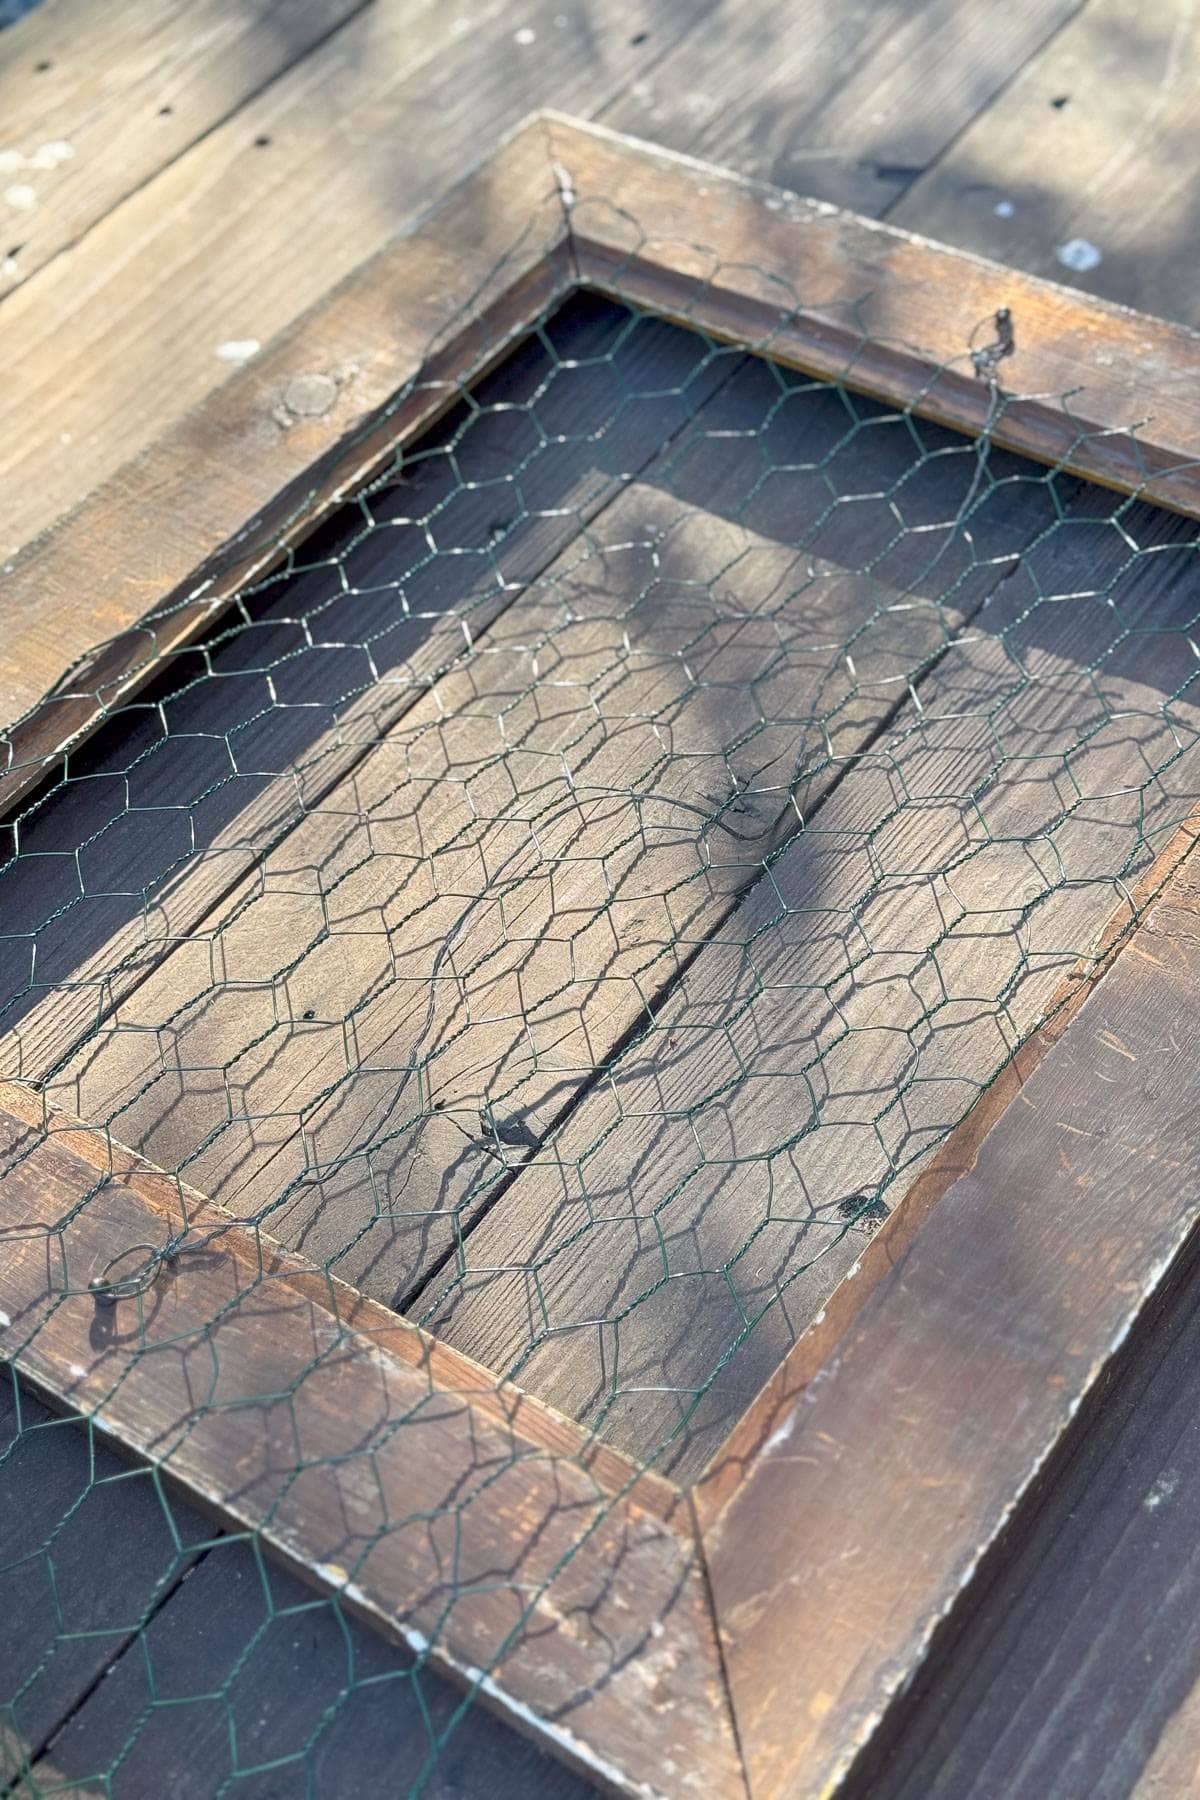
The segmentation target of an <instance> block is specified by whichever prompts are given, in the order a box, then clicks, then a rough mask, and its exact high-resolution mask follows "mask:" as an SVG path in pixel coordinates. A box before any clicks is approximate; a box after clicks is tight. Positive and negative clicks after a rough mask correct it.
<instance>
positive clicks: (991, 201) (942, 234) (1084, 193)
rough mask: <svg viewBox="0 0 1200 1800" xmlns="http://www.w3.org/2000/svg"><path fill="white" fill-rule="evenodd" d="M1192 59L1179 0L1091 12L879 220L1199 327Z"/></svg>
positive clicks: (1199, 34)
mask: <svg viewBox="0 0 1200 1800" xmlns="http://www.w3.org/2000/svg"><path fill="white" fill-rule="evenodd" d="M1198 59H1200V18H1198V17H1197V14H1196V9H1195V7H1194V6H1193V5H1192V4H1191V0H1157V4H1155V5H1154V6H1153V7H1147V6H1144V5H1141V4H1139V0H1090V4H1089V5H1088V6H1086V7H1085V8H1084V9H1083V10H1082V11H1081V12H1079V13H1078V15H1077V16H1076V17H1075V18H1073V19H1072V20H1071V22H1070V24H1069V25H1067V26H1066V28H1065V29H1064V30H1063V31H1062V32H1061V33H1060V34H1059V35H1058V36H1057V37H1056V38H1055V39H1054V40H1053V42H1052V43H1050V44H1049V45H1048V46H1047V48H1046V50H1045V52H1044V54H1043V55H1041V56H1040V57H1038V58H1036V59H1035V60H1034V61H1032V62H1031V63H1030V64H1029V65H1028V67H1027V68H1025V69H1023V70H1022V71H1021V73H1020V74H1019V75H1018V76H1017V78H1016V80H1015V81H1014V82H1013V83H1012V85H1011V86H1010V87H1009V88H1008V89H1006V91H1005V92H1004V93H1003V94H1002V95H1000V96H999V98H998V99H997V100H996V102H995V104H994V105H992V106H990V107H988V108H987V109H986V111H985V112H983V113H982V114H981V115H980V117H979V118H978V119H976V120H975V121H974V123H973V124H972V125H971V126H970V128H969V129H968V130H966V131H965V132H964V133H963V135H962V137H961V138H960V139H959V141H958V142H957V143H956V144H954V145H953V146H952V147H951V149H950V151H949V152H948V154H947V155H946V156H945V157H944V158H943V159H942V160H941V161H940V162H938V163H937V164H935V165H934V167H933V168H931V169H930V170H929V171H928V173H927V174H925V175H924V176H922V178H921V179H920V180H918V181H917V182H916V183H915V184H914V186H913V187H912V188H911V189H910V190H909V192H908V193H907V194H906V195H905V196H904V197H903V199H902V200H901V202H900V204H899V205H898V206H897V208H896V209H895V211H894V212H893V213H892V214H891V215H890V217H891V219H892V222H893V223H894V224H898V225H907V226H909V227H910V228H911V229H913V230H916V231H921V232H924V233H925V234H926V235H928V236H930V237H938V238H945V239H946V241H947V242H948V243H953V244H961V245H963V246H964V247H965V248H966V249H970V250H978V251H980V252H982V253H983V254H984V255H986V256H991V257H995V258H996V259H997V260H998V261H1000V262H1005V263H1013V264H1015V265H1016V267H1018V268H1021V269H1029V270H1031V271H1032V272H1033V273H1034V274H1037V275H1048V276H1051V277H1052V278H1053V279H1055V280H1058V281H1066V282H1069V283H1071V284H1072V285H1073V286H1075V287H1080V288H1083V289H1084V290H1085V291H1087V292H1089V293H1093V294H1103V295H1105V296H1106V297H1107V298H1108V299H1110V300H1122V301H1124V302H1125V303H1126V305H1128V306H1136V307H1138V308H1140V310H1141V311H1143V312H1149V313H1155V314H1158V315H1159V316H1161V317H1163V318H1168V319H1178V320H1181V321H1182V322H1183V323H1184V324H1187V325H1198V324H1200V288H1198V285H1197V281H1196V251H1195V221H1196V202H1197V174H1196V158H1195V143H1194V137H1195V110H1196V109H1195V94H1196V69H1197V61H1198ZM998 208H999V209H1001V210H1000V211H998V210H997V209H998ZM1072 245H1074V246H1075V261H1074V262H1072V261H1071V260H1069V259H1070V256H1071V248H1070V247H1071V246H1072ZM1064 251H1065V252H1066V259H1064V255H1063V254H1062V253H1063V252H1064ZM1080 255H1082V256H1083V258H1084V259H1085V260H1084V261H1083V263H1082V264H1081V263H1080V262H1079V256H1080ZM1093 255H1094V258H1095V260H1094V261H1092V256H1093ZM1089 264H1090V266H1089ZM1017 333H1018V337H1019V335H1020V323H1019V322H1018V324H1017Z"/></svg>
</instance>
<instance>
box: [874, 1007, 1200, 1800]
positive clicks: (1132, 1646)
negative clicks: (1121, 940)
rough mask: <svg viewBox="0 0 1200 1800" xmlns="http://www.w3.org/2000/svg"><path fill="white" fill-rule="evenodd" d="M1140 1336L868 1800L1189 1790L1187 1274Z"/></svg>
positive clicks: (1190, 1395)
mask: <svg viewBox="0 0 1200 1800" xmlns="http://www.w3.org/2000/svg"><path fill="white" fill-rule="evenodd" d="M1120 1028H1121V1027H1120V1025H1118V1029H1120ZM1135 1340H1136V1341H1135V1342H1134V1343H1132V1344H1130V1345H1129V1346H1128V1348H1127V1349H1126V1350H1125V1351H1123V1352H1122V1354H1121V1356H1120V1358H1119V1359H1118V1362H1117V1367H1116V1368H1115V1370H1114V1372H1113V1376H1112V1379H1111V1381H1110V1382H1108V1383H1106V1385H1105V1388H1104V1391H1103V1393H1102V1394H1100V1395H1097V1403H1096V1405H1095V1406H1094V1407H1092V1408H1090V1409H1089V1411H1088V1414H1087V1419H1086V1429H1085V1431H1083V1432H1080V1433H1079V1434H1078V1435H1077V1436H1076V1438H1075V1447H1074V1454H1073V1455H1072V1456H1071V1458H1070V1460H1069V1461H1068V1462H1066V1463H1065V1464H1064V1463H1063V1462H1062V1461H1061V1460H1060V1461H1059V1462H1057V1463H1056V1464H1055V1466H1054V1468H1053V1470H1052V1471H1047V1474H1048V1476H1049V1477H1050V1479H1049V1480H1047V1481H1044V1482H1043V1483H1042V1484H1041V1490H1042V1491H1041V1501H1040V1506H1038V1507H1035V1508H1034V1509H1032V1517H1030V1518H1028V1519H1026V1520H1025V1521H1024V1522H1022V1521H1021V1520H1020V1519H1019V1520H1018V1531H1017V1533H1015V1534H1014V1536H1015V1537H1016V1539H1017V1541H1015V1542H1014V1543H1013V1544H1012V1546H1011V1548H1010V1549H1009V1550H1008V1551H1007V1553H1006V1554H1005V1556H1004V1559H1003V1565H1002V1567H1000V1568H999V1570H998V1571H997V1574H996V1578H995V1582H994V1585H993V1586H992V1587H991V1588H990V1589H989V1590H988V1591H987V1592H986V1593H985V1594H983V1595H981V1596H980V1598H979V1600H978V1601H977V1602H976V1603H975V1604H974V1606H973V1607H971V1606H969V1608H968V1610H969V1617H968V1619H967V1620H966V1622H965V1623H964V1626H963V1628H962V1630H961V1632H960V1633H959V1634H958V1636H957V1637H956V1638H955V1639H953V1640H952V1641H951V1642H950V1643H948V1644H947V1645H946V1647H945V1652H944V1654H943V1655H942V1656H941V1657H940V1659H939V1660H938V1663H937V1665H936V1667H931V1669H930V1671H929V1674H928V1676H923V1677H922V1679H921V1682H920V1689H919V1691H918V1692H917V1693H914V1696H913V1701H912V1705H911V1710H910V1712H909V1715H908V1717H907V1719H906V1720H905V1722H904V1725H903V1729H902V1731H901V1734H900V1736H899V1739H898V1740H895V1741H893V1744H892V1746H891V1747H890V1750H889V1753H888V1755H887V1757H886V1760H885V1761H884V1762H883V1763H882V1765H881V1766H879V1767H877V1768H875V1769H874V1770H873V1771H872V1772H871V1774H870V1776H869V1778H868V1779H867V1780H866V1782H865V1790H864V1791H865V1792H869V1794H870V1795H871V1796H872V1800H994V1797H995V1796H996V1795H1000V1794H1003V1795H1004V1796H1005V1800H1077V1796H1079V1795H1081V1794H1089V1795H1095V1796H1096V1800H1129V1797H1130V1796H1132V1795H1136V1796H1137V1800H1174V1797H1175V1796H1176V1795H1182V1794H1185V1793H1188V1792H1190V1791H1191V1789H1192V1786H1193V1773H1194V1769H1195V1713H1196V1706H1195V1693H1196V1679H1197V1672H1198V1671H1200V1552H1198V1544H1200V1423H1198V1414H1200V1406H1198V1401H1200V1379H1198V1375H1197V1371H1198V1370H1200V1281H1198V1280H1197V1277H1196V1272H1195V1270H1194V1269H1193V1270H1192V1272H1191V1274H1190V1276H1189V1277H1188V1278H1187V1280H1186V1281H1185V1283H1184V1284H1183V1286H1182V1287H1181V1288H1180V1289H1179V1290H1178V1291H1177V1292H1176V1293H1175V1294H1174V1295H1173V1297H1172V1299H1171V1301H1170V1303H1169V1305H1168V1307H1167V1310H1166V1312H1165V1314H1164V1315H1163V1316H1162V1317H1161V1318H1160V1319H1148V1320H1147V1321H1146V1322H1145V1325H1144V1327H1142V1326H1139V1327H1138V1328H1137V1330H1136V1332H1135ZM1080 1423H1081V1424H1083V1423H1084V1421H1082V1420H1081V1421H1080ZM1022 1523H1023V1526H1024V1528H1023V1529H1022ZM1177 1757H1178V1760H1176V1758H1177Z"/></svg>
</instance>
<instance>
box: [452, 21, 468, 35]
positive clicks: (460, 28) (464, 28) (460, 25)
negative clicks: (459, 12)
mask: <svg viewBox="0 0 1200 1800" xmlns="http://www.w3.org/2000/svg"><path fill="white" fill-rule="evenodd" d="M470 29H471V21H470V19H455V21H454V23H453V25H451V27H450V36H451V37H466V35H467V33H468V31H470Z"/></svg>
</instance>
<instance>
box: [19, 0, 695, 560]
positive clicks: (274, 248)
mask: <svg viewBox="0 0 1200 1800" xmlns="http://www.w3.org/2000/svg"><path fill="white" fill-rule="evenodd" d="M698 10H699V9H698V6H697V0H659V4H658V5H656V7H655V8H654V17H653V19H652V20H649V21H648V20H647V18H646V13H645V9H644V7H643V5H642V4H641V3H640V0H587V3H586V4H572V5H562V4H560V0H530V3H529V4H528V5H526V6H524V7H523V8H522V10H521V13H520V17H519V18H518V17H515V16H514V14H513V10H512V7H511V5H510V4H508V0H472V4H471V5H470V6H464V7H463V8H462V9H461V10H460V9H458V8H456V7H453V6H441V5H438V4H435V3H434V0H377V3H376V4H374V5H371V6H368V7H364V8H363V9H362V11H361V12H360V13H359V14H358V16H356V17H355V18H354V19H352V20H351V21H350V23H349V24H348V25H347V26H346V27H345V28H344V29H343V30H342V31H340V32H338V33H337V34H336V36H334V37H333V38H331V39H330V40H329V41H328V42H327V43H324V44H322V45H321V46H320V47H319V48H317V49H316V50H315V51H314V52H313V54H312V55H311V56H308V57H306V58H304V59H303V61H301V62H300V63H298V64H297V65H296V66H295V67H294V68H292V69H290V70H289V71H288V72H287V73H286V74H285V75H283V76H282V78H281V79H280V80H278V81H275V82H272V83H271V84H270V85H269V86H267V87H266V88H265V89H264V91H263V92H262V93H261V94H258V95H256V96H255V97H254V99H253V100H251V101H250V102H249V103H248V104H247V105H246V106H245V107H244V108H242V109H241V110H240V111H238V112H237V113H236V114H235V115H234V116H233V117H232V118H231V119H229V120H228V121H227V122H226V123H224V124H222V125H219V126H217V127H216V129H214V130H212V131H210V132H209V133H208V134H207V135H206V136H205V137H204V138H203V139H202V140H201V142H199V143H198V144H196V145H195V146H194V148H193V149H192V150H190V151H189V152H188V153H187V154H186V155H183V156H181V157H179V158H178V159H177V160H176V161H175V162H173V163H171V164H170V165H169V166H168V167H167V168H165V169H163V170H162V171H161V172H160V173H159V174H158V175H156V176H155V177H154V179H153V180H150V181H148V182H146V184H145V185H144V186H143V187H141V188H139V189H138V190H137V191H136V192H133V193H131V194H130V196H129V198H128V199H127V200H125V201H124V202H123V203H122V204H121V205H120V206H118V207H116V208H114V209H113V210H112V211H111V212H110V213H108V214H107V216H106V217H105V218H104V219H102V220H100V221H98V222H97V223H96V224H95V225H94V226H93V228H92V229H91V230H90V231H89V232H88V233H87V235H86V237H85V238H84V239H83V240H82V241H81V242H80V243H79V244H78V245H77V246H76V247H75V249H74V250H73V251H72V252H71V254H70V255H68V256H62V257H59V258H56V259H55V261H54V262H53V263H52V264H49V265H47V266H46V267H45V268H43V269H41V270H39V271H38V273H37V274H36V275H34V276H33V277H32V279H31V280H30V281H27V282H26V283H24V285H23V286H22V287H21V288H20V289H18V290H17V291H16V292H15V293H14V294H12V295H11V296H9V298H8V300H7V301H6V303H5V338H6V343H7V344H13V345H15V346H19V350H18V351H15V352H10V354H9V357H8V361H7V367H6V380H5V383H4V387H3V391H2V392H0V482H2V483H3V485H4V489H5V493H6V496H7V499H6V505H5V510H4V519H3V525H2V526H0V557H7V556H9V555H11V554H13V553H14V552H15V551H16V549H17V548H18V547H19V546H20V545H21V544H23V543H25V542H26V541H28V539H30V538H31V537H33V536H34V535H35V534H36V533H37V532H39V531H41V530H43V529H44V528H45V527H46V526H47V525H48V524H50V523H51V521H52V520H54V519H55V518H57V517H59V516H60V515H61V514H63V513H64V512H66V511H67V510H68V508H70V507H71V506H73V505H74V504H75V503H76V502H77V501H79V500H80V499H81V498H82V497H83V496H84V495H85V494H87V493H88V492H90V491H91V490H92V489H93V488H94V487H95V486H96V485H97V484H98V483H99V482H101V481H102V480H104V478H105V477H107V476H109V475H111V474H113V473H114V472H115V471H116V470H117V469H119V468H120V467H121V466H122V465H123V464H124V463H126V462H127V461H128V460H129V459H130V458H131V457H133V456H134V455H136V454H137V453H138V452H139V451H141V450H143V449H144V448H145V447H146V446H147V445H148V444H150V443H152V442H153V441H154V440H155V439H156V438H157V437H158V436H159V435H160V434H161V433H162V432H163V431H164V430H165V429H166V427H167V426H168V425H170V424H171V423H172V422H173V421H175V420H177V419H179V418H181V417H182V416H183V415H184V414H185V413H187V412H188V411H189V409H191V408H193V407H195V406H197V405H198V404H199V402H200V401H201V400H202V399H203V398H204V397H205V396H206V395H208V394H209V393H211V392H212V390H213V389H214V388H216V387H217V386H218V385H219V384H220V383H221V382H222V381H224V380H225V379H227V378H228V376H229V372H230V367H231V364H230V362H229V361H228V360H223V357H222V346H225V349H224V357H226V358H228V357H235V358H236V357H237V356H238V355H239V354H243V355H251V354H252V351H251V349H250V348H249V347H252V346H258V345H266V344H267V343H268V342H269V341H270V340H271V339H272V338H273V337H275V336H276V334H277V333H279V332H281V331H282V330H283V329H284V328H285V327H286V326H288V325H289V324H290V323H291V322H292V321H293V320H295V319H296V318H298V317H299V315H300V314H301V313H302V312H303V311H304V310H305V309H306V308H307V307H309V306H311V305H313V304H314V303H315V302H316V301H317V300H319V299H320V298H321V297H322V296H323V295H325V294H326V293H327V292H328V291H329V289H330V288H331V287H332V286H333V285H334V284H335V283H337V282H338V281H339V280H341V279H342V278H343V277H345V276H347V275H349V274H350V273H351V271H352V270H354V269H355V268H357V267H358V265H359V264H360V263H362V262H363V261H364V260H365V259H366V258H368V257H370V256H372V255H373V254H374V253H375V252H376V251H377V250H379V249H380V248H381V247H382V246H383V245H385V244H386V243H387V242H388V240H389V239H390V238H392V237H393V236H394V235H395V234H396V233H397V232H399V231H401V230H403V229H405V228H409V227H411V225H412V222H413V221H414V220H415V219H416V218H418V217H419V216H420V215H421V214H422V213H423V212H424V211H425V210H427V209H428V208H429V207H430V206H431V205H433V204H434V203H435V202H436V201H437V200H439V199H440V198H441V197H442V196H444V195H445V193H446V192H447V190H448V189H449V188H450V187H452V185H453V184H454V183H455V182H456V181H457V180H459V179H461V177H463V176H464V175H465V174H466V173H467V171H468V170H469V169H471V168H473V167H475V166H476V164H477V163H478V162H479V161H480V160H481V158H482V157H484V156H485V155H486V154H487V153H489V152H490V151H492V150H493V149H494V147H495V145H496V143H497V141H498V140H499V139H500V138H501V137H502V136H503V135H504V133H505V132H506V131H509V130H511V129H512V128H513V127H514V126H516V125H517V124H518V123H519V121H520V120H521V119H523V118H524V117H525V116H526V114H528V113H529V112H531V111H532V110H533V109H534V108H535V107H538V106H543V105H547V104H549V103H551V102H553V103H554V104H556V105H561V106H566V107H568V108H582V109H584V110H587V109H588V108H589V107H591V106H594V105H598V104H600V103H602V102H603V101H604V100H607V99H608V98H610V97H611V95H612V94H613V93H615V92H616V91H617V90H618V89H619V88H620V87H621V85H622V84H623V83H624V82H625V81H626V80H627V79H628V78H629V77H630V76H631V75H632V74H633V73H634V72H635V71H636V70H637V69H638V68H639V67H641V66H642V64H644V62H645V61H646V60H647V57H648V55H649V54H651V53H652V51H651V47H650V44H649V43H648V41H647V40H645V39H642V38H641V28H642V27H643V26H645V27H646V28H647V29H649V30H650V31H651V33H652V36H653V38H654V39H655V40H657V42H658V43H659V44H661V43H663V42H664V41H669V39H670V38H671V37H672V36H673V35H675V33H677V32H678V31H679V30H681V29H683V27H684V26H685V25H686V24H688V23H690V22H692V21H693V20H695V18H696V17H697V13H698ZM634 40H638V41H636V42H635V41H634ZM260 137H266V138H268V139H269V140H270V141H269V143H268V144H266V145H265V146H260V145H259V144H258V143H257V142H256V140H257V139H258V138H260ZM505 198H511V196H498V197H497V206H500V205H501V203H502V201H503V200H504V199H505ZM481 223H482V222H481ZM0 249H2V246H0ZM239 346H242V347H243V349H242V350H241V351H239V348H238V347H239ZM64 434H65V435H66V436H67V437H68V438H69V449H70V453H69V454H65V453H64V445H63V437H64Z"/></svg>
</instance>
